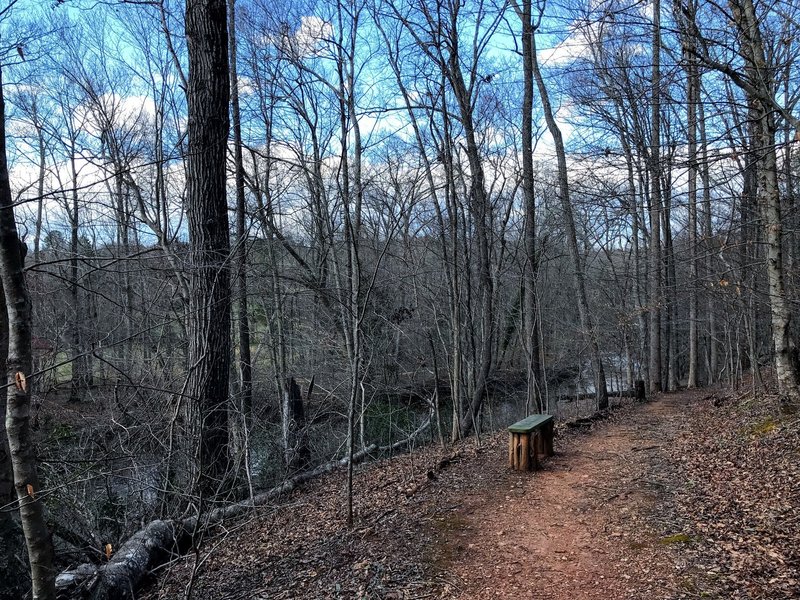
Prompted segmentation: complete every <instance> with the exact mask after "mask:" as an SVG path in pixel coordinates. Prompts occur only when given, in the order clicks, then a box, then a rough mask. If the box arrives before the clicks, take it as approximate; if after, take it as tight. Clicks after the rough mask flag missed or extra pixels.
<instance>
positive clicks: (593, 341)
mask: <svg viewBox="0 0 800 600" xmlns="http://www.w3.org/2000/svg"><path fill="white" fill-rule="evenodd" d="M531 45H532V50H533V51H532V53H531V63H532V69H533V75H534V77H535V78H536V85H537V87H538V88H539V95H540V96H541V98H542V107H543V108H544V118H545V121H546V122H547V129H548V130H549V131H550V135H551V136H552V138H553V142H554V144H555V148H556V157H557V159H558V186H559V199H560V200H561V209H562V212H563V213H564V225H565V227H566V230H567V231H566V233H567V247H568V249H569V254H570V258H571V259H572V265H573V268H574V269H575V273H574V277H575V288H576V290H575V291H576V292H577V301H578V315H579V317H580V321H581V328H582V329H583V333H584V335H586V337H587V338H588V340H589V349H590V352H591V360H592V368H593V370H594V376H595V382H594V383H595V389H594V391H595V397H596V399H597V408H598V409H600V410H605V409H606V408H608V387H607V383H606V375H605V370H604V369H603V360H602V357H601V355H600V344H599V341H598V333H597V327H596V325H595V322H594V319H593V318H592V316H591V315H590V314H589V300H588V297H587V294H586V277H585V274H584V270H583V265H582V261H581V256H580V252H579V250H578V238H577V233H576V230H575V218H574V216H573V214H572V204H571V202H570V192H569V179H568V174H567V157H566V151H565V149H564V140H563V137H562V135H561V129H560V128H559V127H558V123H556V119H555V114H554V113H553V108H552V106H551V104H550V95H549V92H548V91H547V87H546V86H545V84H544V79H543V78H542V73H541V69H540V68H539V61H538V58H537V56H536V36H535V34H533V35H531Z"/></svg>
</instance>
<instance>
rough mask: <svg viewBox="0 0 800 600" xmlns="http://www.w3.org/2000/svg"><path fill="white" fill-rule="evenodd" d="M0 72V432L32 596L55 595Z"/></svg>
mask: <svg viewBox="0 0 800 600" xmlns="http://www.w3.org/2000/svg"><path fill="white" fill-rule="evenodd" d="M2 88H3V81H2V72H0V282H2V286H3V292H4V295H5V305H6V315H7V318H8V354H7V357H6V365H5V366H6V373H7V377H6V382H7V386H8V387H7V388H6V397H7V404H6V415H5V430H6V437H7V439H8V448H9V450H10V452H11V464H12V469H13V473H14V487H15V489H16V495H17V500H18V502H19V514H20V519H21V521H22V531H23V533H24V535H25V544H26V546H27V549H28V559H29V562H30V568H31V584H32V589H33V598H34V600H51V599H55V597H56V589H55V571H54V569H53V543H52V540H51V538H50V532H49V531H48V530H47V525H46V523H45V518H44V505H43V503H42V500H41V495H40V494H41V493H42V490H41V487H40V486H39V479H38V475H37V473H36V457H35V455H34V446H33V439H32V436H31V428H30V401H31V398H30V387H29V385H28V377H30V375H31V369H32V366H33V358H32V352H31V320H32V315H31V303H30V297H29V295H28V288H27V286H26V283H25V271H24V261H25V253H26V248H25V245H24V244H23V243H22V241H21V240H20V239H19V236H18V234H17V224H16V221H15V219H14V201H13V198H12V196H11V187H10V183H9V180H8V163H7V162H6V151H5V148H6V132H5V118H6V113H5V99H4V97H3V91H2Z"/></svg>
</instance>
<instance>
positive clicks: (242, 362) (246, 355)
mask: <svg viewBox="0 0 800 600" xmlns="http://www.w3.org/2000/svg"><path fill="white" fill-rule="evenodd" d="M228 31H229V34H228V40H229V42H228V43H229V58H230V79H231V83H230V86H231V121H232V123H231V124H232V126H233V162H234V169H235V180H236V284H237V285H236V304H237V309H238V310H237V312H238V314H237V319H236V323H237V326H238V333H239V335H238V341H239V356H238V358H239V360H238V362H237V367H238V370H239V407H238V412H239V413H240V414H239V417H238V419H239V423H240V428H241V431H240V432H239V436H238V437H239V438H240V440H239V443H238V444H237V446H238V448H239V451H240V452H241V454H242V461H244V462H245V466H247V465H248V464H249V461H250V449H249V448H248V447H247V446H248V444H247V443H246V440H249V437H250V436H249V431H250V418H251V416H252V404H253V371H252V365H251V362H252V359H251V357H250V317H249V310H248V299H247V230H246V229H245V217H246V213H247V206H246V203H245V195H244V164H243V159H242V121H241V111H240V109H239V74H238V69H237V65H236V56H237V53H236V0H228ZM245 470H247V469H245Z"/></svg>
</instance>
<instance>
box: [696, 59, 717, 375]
mask: <svg viewBox="0 0 800 600" xmlns="http://www.w3.org/2000/svg"><path fill="white" fill-rule="evenodd" d="M702 84H703V80H702V77H701V76H700V74H699V73H698V76H697V98H698V113H699V116H700V119H699V123H698V125H699V133H700V163H701V167H700V177H701V181H702V185H703V201H702V205H703V224H702V226H703V253H704V254H705V257H706V258H705V264H704V273H703V276H704V277H705V280H706V319H707V321H708V348H707V353H708V359H707V360H708V373H707V383H708V385H713V384H714V382H716V380H717V371H718V363H719V355H718V347H719V346H718V344H717V313H716V306H715V301H714V296H713V294H712V293H711V290H712V289H713V288H712V285H711V284H712V283H713V278H714V240H713V228H712V220H711V172H710V169H709V164H708V138H707V136H706V119H705V109H704V108H703V103H702V102H700V101H699V100H700V92H701V91H702Z"/></svg>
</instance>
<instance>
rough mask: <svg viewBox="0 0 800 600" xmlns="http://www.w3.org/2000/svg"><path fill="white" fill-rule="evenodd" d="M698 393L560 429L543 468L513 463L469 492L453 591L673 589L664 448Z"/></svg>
mask: <svg viewBox="0 0 800 600" xmlns="http://www.w3.org/2000/svg"><path fill="white" fill-rule="evenodd" d="M696 398H697V394H689V393H684V394H680V395H671V396H663V397H661V398H659V400H658V401H656V402H653V403H649V404H645V405H642V406H636V407H630V408H627V409H625V410H623V411H621V412H620V413H617V414H615V415H613V416H612V417H611V418H610V419H608V420H606V421H602V422H599V423H596V424H595V425H594V426H593V427H592V429H593V431H592V432H591V433H586V434H575V433H572V434H568V435H566V436H562V437H561V439H560V440H557V443H556V456H555V457H553V458H552V459H550V460H548V461H546V462H545V463H544V469H543V470H542V471H539V472H537V473H535V474H528V473H512V472H507V473H505V474H504V476H503V478H502V481H499V482H498V485H497V486H496V487H495V488H494V489H491V490H484V493H481V494H475V495H472V496H471V497H469V498H468V499H467V500H466V502H465V504H464V505H463V507H462V508H461V509H460V510H459V512H458V516H457V517H454V518H460V519H462V521H461V523H460V527H458V529H457V530H456V531H451V532H449V533H448V535H447V536H446V537H445V538H444V540H443V541H442V544H443V545H444V547H446V548H453V549H455V553H457V555H458V557H457V558H455V557H454V558H453V560H452V564H451V565H450V566H449V569H450V570H451V571H452V572H453V573H454V574H455V575H457V576H458V579H459V581H460V585H459V587H460V588H461V590H460V594H459V595H457V596H456V597H459V598H463V599H467V598H536V599H539V598H541V599H553V600H562V599H564V600H567V599H570V600H576V599H587V600H588V599H595V598H597V599H601V598H602V599H603V600H606V599H608V598H643V599H644V598H647V599H653V598H665V597H668V596H669V595H670V594H671V588H673V587H674V585H675V583H674V582H675V565H674V564H673V563H674V558H672V557H670V556H668V555H667V554H666V553H665V552H664V551H663V548H662V544H663V542H662V543H659V541H660V540H661V538H660V537H659V536H662V535H663V532H665V531H669V530H670V528H669V522H668V521H666V522H665V521H664V519H665V516H666V515H669V514H670V512H671V509H670V507H669V498H668V496H667V495H665V494H664V493H663V492H664V490H665V489H666V488H667V487H668V486H669V484H670V482H669V481H668V480H669V479H670V477H671V471H672V469H671V468H670V467H669V464H670V460H669V457H668V456H667V454H666V449H667V448H668V447H669V446H670V445H671V444H673V443H674V441H675V439H676V437H677V436H678V435H679V434H680V431H681V427H682V424H683V423H684V422H685V411H686V406H687V403H690V402H691V401H692V400H694V399H696ZM486 492H488V493H486ZM659 519H661V521H660V522H659Z"/></svg>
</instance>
